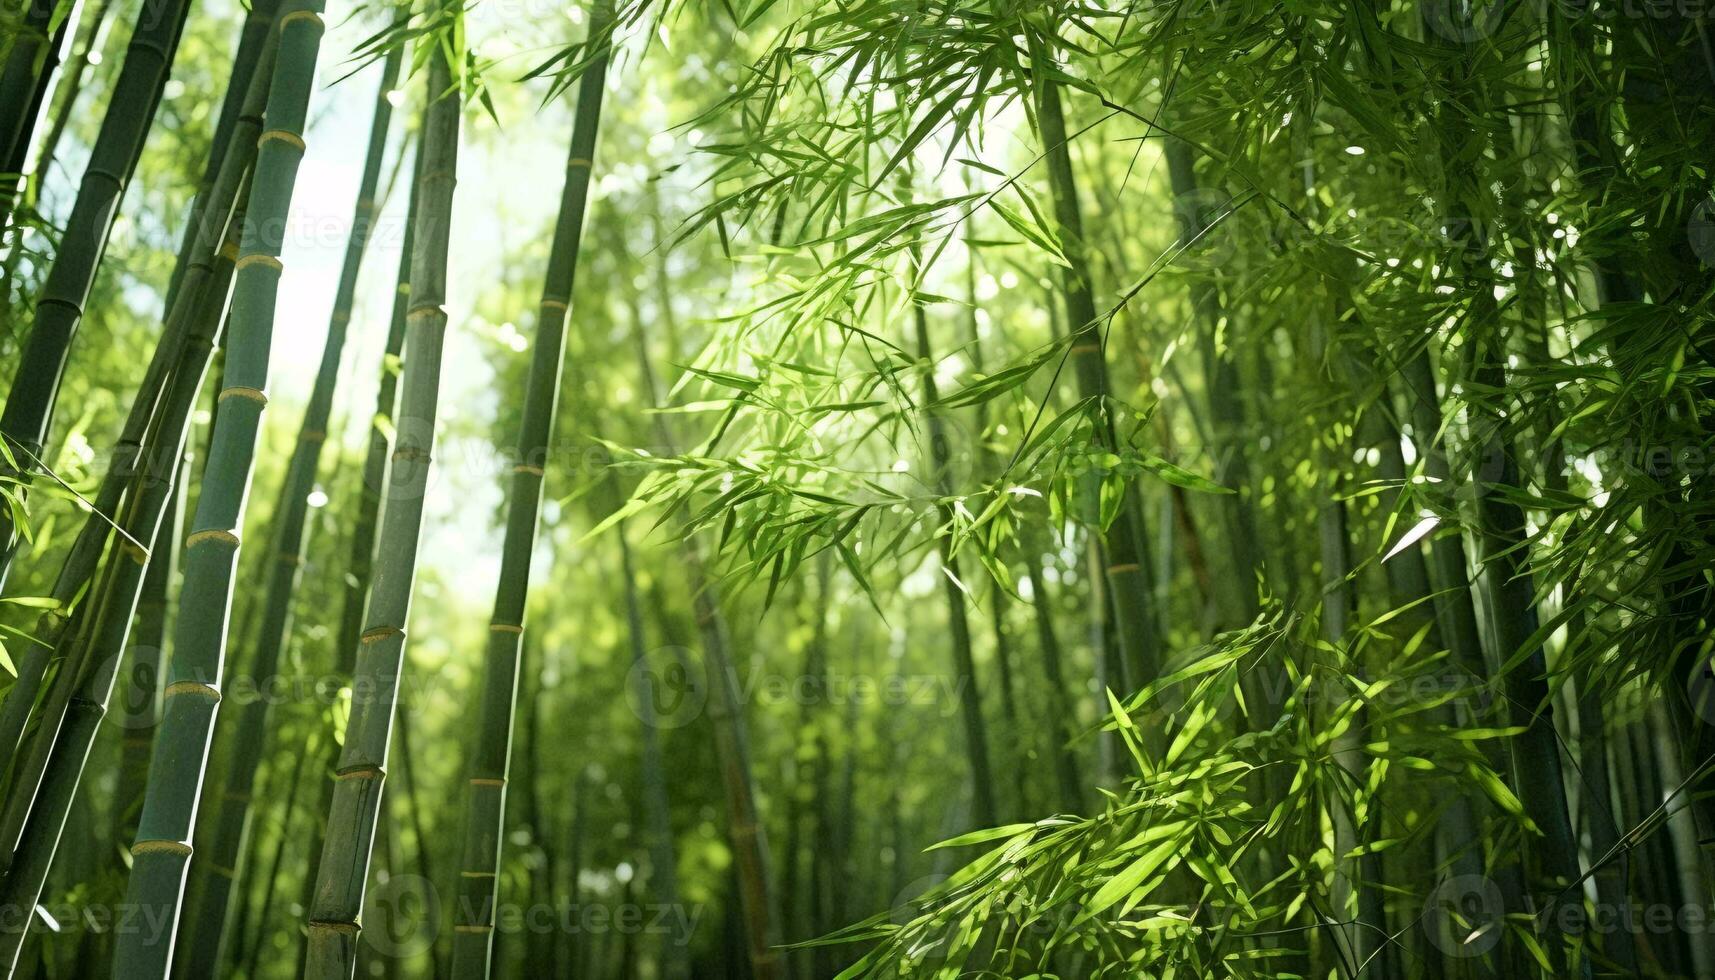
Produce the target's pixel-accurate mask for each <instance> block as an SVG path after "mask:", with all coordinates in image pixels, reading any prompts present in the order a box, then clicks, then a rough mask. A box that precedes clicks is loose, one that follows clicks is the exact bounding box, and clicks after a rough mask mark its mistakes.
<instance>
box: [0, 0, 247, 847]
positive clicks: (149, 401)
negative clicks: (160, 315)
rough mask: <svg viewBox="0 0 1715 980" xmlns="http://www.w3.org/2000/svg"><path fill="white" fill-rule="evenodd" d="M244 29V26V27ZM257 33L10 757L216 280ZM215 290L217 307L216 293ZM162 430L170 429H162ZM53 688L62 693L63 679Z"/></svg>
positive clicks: (28, 675) (2, 841) (4, 720)
mask: <svg viewBox="0 0 1715 980" xmlns="http://www.w3.org/2000/svg"><path fill="white" fill-rule="evenodd" d="M272 4H273V0H259V2H258V4H257V8H256V11H255V12H253V13H252V14H251V20H255V19H257V18H258V17H261V18H262V21H261V23H262V24H263V26H264V27H267V26H268V25H269V24H271V23H272V14H271V12H270V11H271V9H272ZM246 29H247V30H248V29H249V22H248V21H247V22H246ZM262 36H263V39H264V42H265V43H263V44H262V46H261V49H260V50H259V51H258V52H257V55H256V57H255V58H254V59H251V60H250V62H249V63H248V65H246V63H244V62H242V61H235V63H234V67H233V83H232V89H233V90H234V91H236V92H237V93H238V102H239V103H240V107H239V109H238V110H237V111H236V112H235V114H234V126H233V129H232V136H231V140H230V142H232V143H233V145H234V146H235V147H236V148H237V151H236V152H235V153H231V154H227V153H224V152H223V151H222V150H221V149H220V147H219V146H216V147H215V148H214V149H212V150H211V151H210V163H211V165H212V163H213V161H214V160H215V159H216V158H218V159H219V160H220V166H219V171H218V174H217V176H216V178H215V179H214V180H213V181H212V182H210V183H209V185H208V187H207V188H206V191H207V193H200V194H199V200H201V201H204V202H205V203H203V204H202V205H200V206H199V207H198V209H197V219H196V220H195V221H194V222H193V226H192V227H191V228H190V229H188V230H187V236H188V240H189V241H190V242H191V247H190V248H187V249H184V250H182V251H181V259H182V261H181V263H180V265H179V266H178V267H176V268H177V269H178V270H180V271H177V272H175V276H176V277H177V278H179V279H180V280H181V283H182V285H183V287H184V288H182V289H180V290H178V291H176V292H175V293H174V296H173V299H172V301H171V302H170V303H169V304H168V307H167V313H166V316H165V325H164V328H163V330H162V333H161V340H160V342H159V343H157V344H156V346H155V351H154V354H153V356H152V357H151V358H150V361H149V365H148V368H147V369H146V370H145V372H144V377H143V381H142V383H141V385H140V386H139V387H138V393H137V395H136V396H135V397H134V398H133V399H132V403H131V408H130V410H129V412H128V413H127V415H126V418H125V425H124V428H123V430H122V431H121V433H120V435H119V438H118V440H117V441H116V442H115V444H114V447H113V451H112V460H113V461H112V463H111V465H110V466H109V467H108V470H107V473H106V474H105V475H104V476H103V477H102V481H101V486H100V489H99V490H98V491H97V493H96V496H95V500H94V504H95V506H94V508H93V510H94V513H92V514H91V515H90V516H89V517H88V518H86V519H85V521H84V523H83V526H82V527H81V528H80V529H79V531H78V534H77V536H76V538H75V539H74V541H73V543H72V546H71V549H70V551H69V552H68V553H67V555H66V558H65V561H64V563H63V564H62V565H61V567H60V571H59V575H58V576H57V577H56V579H55V582H54V587H53V591H52V596H53V598H54V599H55V601H56V603H57V607H56V608H55V609H53V610H50V611H49V612H48V613H46V614H44V615H43V616H42V618H41V621H40V623H39V625H38V626H37V630H36V634H37V636H38V637H41V638H42V639H43V642H40V643H35V644H31V645H30V646H29V647H28V648H26V650H25V652H24V657H23V661H22V662H21V663H20V664H19V665H18V679H17V681H16V683H14V684H13V686H12V688H11V690H10V691H8V692H7V697H6V702H5V704H4V706H3V707H0V752H7V753H15V752H17V751H18V749H19V746H20V740H21V738H22V734H23V731H24V724H25V721H26V720H27V719H28V717H29V715H30V711H31V709H32V707H33V706H34V704H35V701H36V698H37V694H38V692H39V690H40V686H41V682H42V680H43V678H44V676H45V674H46V672H47V669H48V665H49V662H50V660H51V659H52V655H53V654H54V653H55V651H56V650H57V649H58V647H59V640H60V637H61V635H62V633H64V631H65V627H66V625H67V615H66V613H65V612H64V610H66V609H68V608H70V606H71V605H72V602H73V600H74V599H75V598H76V596H77V595H78V593H79V592H81V591H82V589H83V588H84V585H85V583H86V582H87V581H88V580H89V579H90V577H91V576H92V575H93V574H94V573H95V570H96V566H97V564H98V562H99V561H100V558H101V553H102V549H103V548H104V547H105V546H106V542H107V537H108V534H109V526H108V523H107V519H106V518H105V516H104V515H107V514H113V513H117V512H118V510H119V507H120V503H121V500H122V498H123V496H124V493H125V489H126V487H127V485H128V484H129V482H130V480H131V479H132V477H133V475H134V473H135V467H136V462H137V460H138V458H139V456H140V454H141V453H142V452H143V447H144V444H145V442H146V438H145V437H146V435H147V433H148V432H149V431H150V425H151V423H152V422H153V421H154V420H155V417H156V409H157V406H158V404H159V403H160V401H161V400H162V399H163V398H164V397H165V392H166V391H167V389H168V387H169V379H170V376H171V374H172V372H173V370H174V365H175V364H177V363H178V360H179V357H180V353H181V350H182V349H183V347H184V346H185V343H186V338H187V337H188V336H190V334H191V333H192V331H193V325H194V324H195V323H196V322H198V318H199V317H200V315H201V309H202V307H201V304H202V302H203V300H204V293H205V292H206V291H207V289H208V284H209V283H210V281H211V280H212V279H213V278H215V277H216V274H217V270H219V269H222V268H224V265H223V263H222V262H221V260H220V258H219V254H218V253H219V251H220V248H221V242H222V241H223V240H224V237H225V235H226V232H227V228H228V224H229V219H230V218H231V216H232V214H233V210H234V206H235V203H236V202H238V201H240V200H242V199H243V196H242V194H241V192H240V187H241V185H242V184H243V182H244V180H245V179H246V174H247V172H248V171H249V164H250V161H251V160H252V159H254V156H255V148H256V135H257V134H258V133H259V132H260V131H261V113H262V107H263V103H264V101H265V99H266V97H267V92H268V81H269V77H270V76H271V74H272V70H271V65H272V62H273V58H274V53H275V47H276V45H275V44H274V43H273V42H274V38H275V34H274V33H273V32H272V31H267V30H265V31H263V35H262ZM241 53H242V52H241ZM258 65H260V66H262V70H258ZM246 72H248V73H247V74H246ZM226 264H230V263H226ZM218 292H219V294H220V297H221V299H222V301H224V299H225V295H226V293H225V290H224V288H221V289H219V290H218ZM166 431H172V426H171V424H170V423H169V424H168V425H167V428H166ZM139 543H140V542H139ZM56 684H60V682H56ZM61 686H62V687H69V680H68V681H66V682H64V683H63V684H61ZM56 718H57V715H52V714H50V715H49V716H48V717H47V718H46V719H44V721H42V722H38V724H37V728H38V731H42V730H46V731H49V732H52V731H53V730H55V729H56V728H57V725H58V722H57V720H55V719H56ZM42 751H44V752H45V750H42ZM43 758H45V755H44V756H43ZM35 765H36V764H35V763H31V766H32V768H30V769H27V770H26V772H29V773H39V771H40V770H39V768H34V766H35ZM34 778H36V777H35V776H34V775H31V776H28V777H27V778H26V780H25V782H24V783H20V782H19V781H18V778H17V777H14V782H13V784H12V788H11V790H10V791H9V793H8V801H7V804H6V814H7V815H6V816H0V862H4V861H7V860H9V855H8V853H7V848H6V847H5V845H6V844H10V843H12V842H14V841H15V840H16V839H17V838H16V833H17V831H18V828H19V827H21V825H22V813H21V812H18V813H14V811H15V810H20V808H21V807H22V806H23V803H24V802H27V800H28V796H27V795H25V794H24V793H23V791H22V790H21V789H20V788H19V787H20V786H21V785H28V784H29V783H30V782H33V780H34ZM14 817H16V819H14Z"/></svg>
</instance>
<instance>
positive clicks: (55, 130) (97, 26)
mask: <svg viewBox="0 0 1715 980" xmlns="http://www.w3.org/2000/svg"><path fill="white" fill-rule="evenodd" d="M112 9H113V0H95V7H94V9H92V10H91V11H90V13H89V15H88V16H87V17H84V18H82V23H81V24H79V33H80V34H81V35H82V43H80V44H79V45H78V46H77V50H76V52H75V53H74V54H73V55H72V58H71V61H70V63H69V64H67V66H66V71H65V77H64V78H63V80H62V84H61V85H60V88H59V91H57V92H55V93H54V102H55V106H54V109H53V122H52V123H51V124H50V125H49V126H48V132H47V135H46V136H43V137H42V142H41V145H40V146H39V147H37V149H36V156H35V159H34V160H32V161H30V162H29V163H28V164H27V165H26V168H25V169H26V170H27V171H28V172H29V174H30V176H31V177H32V178H34V180H33V182H32V186H31V189H30V197H32V198H36V197H39V196H40V195H41V187H42V182H43V181H45V180H47V178H48V170H49V169H50V168H52V167H53V164H54V154H56V153H58V152H59V145H60V140H61V139H62V138H64V136H65V131H66V127H67V126H69V125H71V119H72V113H73V112H74V111H76V109H77V97H78V96H79V95H81V94H82V93H83V83H84V82H85V81H87V80H88V78H89V69H90V67H91V62H90V57H91V55H94V54H96V53H97V52H99V51H100V50H101V48H100V45H101V42H102V40H103V39H105V38H106V37H107V26H108V21H107V15H108V12H109V11H111V10H112Z"/></svg>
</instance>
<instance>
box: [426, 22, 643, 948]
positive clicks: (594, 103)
mask: <svg viewBox="0 0 1715 980" xmlns="http://www.w3.org/2000/svg"><path fill="white" fill-rule="evenodd" d="M612 29H613V27H612V12H611V8H610V7H609V6H608V5H607V3H605V2H603V3H598V4H597V5H596V8H595V10H594V12H593V14H592V15H591V21H590V32H589V37H588V40H587V41H586V44H585V48H586V50H588V51H589V52H591V55H590V58H591V60H590V62H589V64H587V65H586V66H585V67H584V71H583V74H582V75H581V76H580V77H579V79H578V104H577V112H576V115H575V117H574V118H573V121H572V139H571V144H570V147H569V149H568V152H567V160H566V178H565V184H564V185H563V187H562V188H561V191H560V213H559V219H558V221H557V222H556V223H555V226H554V241H553V245H552V246H551V247H550V248H549V251H548V268H547V271H546V274H545V275H544V277H543V283H542V301H541V304H540V306H539V307H538V310H539V312H538V314H537V321H536V322H537V329H536V341H535V350H534V352H533V353H532V355H531V359H530V374H529V379H528V380H527V381H526V383H525V389H524V415H523V421H522V424H521V426H520V428H519V432H518V455H517V458H516V460H515V462H514V464H513V467H512V488H511V493H510V494H509V500H508V503H507V514H506V532H505V539H504V542H503V544H502V546H501V553H500V582H499V584H498V586H497V587H496V590H495V596H494V614H493V616H492V618H491V619H490V622H489V627H488V651H487V655H486V656H485V657H484V660H483V671H482V695H481V697H482V700H481V707H480V708H479V709H478V711H479V714H478V720H477V742H476V747H475V751H474V752H473V753H472V756H471V762H470V780H469V789H468V790H467V792H468V793H469V796H468V797H467V808H466V811H465V838H464V858H463V861H462V863H461V865H460V869H459V880H458V888H457V895H458V903H457V906H456V907H455V909H454V916H453V973H452V975H453V977H454V978H465V977H486V976H488V975H489V972H490V970H491V969H492V958H493V937H494V911H495V908H494V907H495V903H496V901H498V890H499V872H500V847H501V839H502V837H503V835H504V831H505V823H506V821H505V817H506V777H507V773H508V771H509V769H510V766H511V757H512V727H513V715H514V714H515V712H516V710H517V709H516V702H517V697H518V670H519V651H520V648H521V645H522V643H523V639H524V607H525V604H526V601H527V600H528V598H529V592H530V555H531V552H532V551H533V550H534V549H535V543H536V525H537V522H538V520H539V517H540V513H541V510H542V481H543V476H544V466H545V465H546V463H547V461H548V459H547V458H548V448H549V445H548V444H549V440H550V439H551V438H552V435H553V428H554V413H555V411H556V409H557V407H558V406H559V400H560V375H561V368H562V366H563V362H564V360H565V358H564V352H565V348H566V311H567V306H568V304H570V303H571V300H572V290H573V288H574V284H575V282H576V279H577V267H578V253H579V248H580V245H581V244H582V239H583V227H584V212H585V210H586V209H587V206H588V203H589V190H590V171H591V169H592V167H593V164H592V161H593V159H594V156H595V147H596V131H597V128H598V127H599V125H600V122H601V104H602V90H603V87H604V85H605V83H606V80H607V62H608V48H609V43H610V37H611V33H612Z"/></svg>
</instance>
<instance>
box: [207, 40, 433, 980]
mask: <svg viewBox="0 0 1715 980" xmlns="http://www.w3.org/2000/svg"><path fill="white" fill-rule="evenodd" d="M403 57H404V49H403V48H395V49H393V50H392V51H391V52H389V53H388V55H387V58H386V59H385V61H384V63H383V65H382V70H381V79H380V89H379V92H378V93H377V95H376V99H375V108H374V111H373V114H372V116H371V120H370V129H369V150H368V153H367V154H366V156H365V159H364V164H363V172H362V176H361V177H360V179H359V181H358V190H357V204H356V207H355V210H354V213H353V215H352V221H351V235H350V237H349V238H348V239H347V242H346V250H345V262H344V265H343V266H342V268H341V269H340V277H339V284H338V286H337V288H336V289H335V292H334V305H333V314H332V316H331V318H330V321H329V323H328V333H327V340H326V341H325V343H324V344H323V347H322V360H321V366H320V369H319V370H318V371H317V373H316V379H315V383H314V384H313V385H312V387H311V390H310V398H309V402H308V404H307V405H306V406H305V408H304V415H303V420H302V422H301V424H300V425H299V428H298V438H297V443H296V445H295V446H294V448H293V451H292V457H291V461H290V462H289V463H288V464H287V468H286V477H285V480H284V482H283V483H282V484H281V487H280V493H279V498H278V500H277V502H276V504H275V507H274V510H273V514H274V521H275V533H274V536H273V545H274V548H275V553H274V554H273V555H272V556H270V559H271V560H270V561H269V562H268V563H267V567H268V572H267V579H266V584H265V585H264V587H263V600H262V613H261V615H262V625H261V632H260V634H259V637H258V642H257V646H256V650H255V653H254V656H253V659H252V661H251V663H250V664H249V665H247V669H248V671H249V673H250V676H251V677H252V678H253V679H254V680H256V681H257V682H258V683H261V684H266V683H267V682H268V681H269V680H270V679H271V678H272V677H273V676H274V675H275V674H276V673H277V672H278V670H279V661H280V654H281V651H282V650H283V649H284V648H285V645H286V637H287V635H288V634H289V632H290V630H291V628H292V597H293V594H294V593H295V592H296V591H297V585H298V576H299V570H300V569H301V568H302V566H303V561H304V546H305V537H306V534H305V530H306V524H307V520H308V516H309V497H310V492H311V491H312V490H313V489H314V488H315V482H316V470H317V468H318V465H319V462H320V459H321V449H322V444H323V443H324V442H325V441H326V439H327V431H328V426H329V417H330V416H331V414H332V412H333V400H334V393H335V389H336V387H337V386H338V384H339V368H340V360H341V357H342V356H343V354H344V351H345V341H346V335H347V333H348V325H349V323H350V321H351V309H352V302H353V299H354V297H355V295H356V292H357V277H358V273H359V272H360V271H361V269H362V266H363V254H364V251H365V250H366V249H367V247H368V244H369V236H370V231H371V228H372V226H373V224H374V222H375V213H376V202H375V195H376V190H377V185H378V184H379V183H380V180H381V165H382V161H383V158H384V156H385V154H386V150H387V131H388V128H389V123H390V122H391V120H392V116H393V104H392V103H391V102H389V101H388V99H387V96H388V94H389V93H390V92H391V91H392V89H393V86H394V83H395V81H396V79H397V78H398V74H399V66H400V63H401V61H402V60H403ZM232 740H233V746H234V754H233V757H232V759H231V760H230V762H229V764H228V765H227V766H226V781H225V786H224V788H223V790H222V792H221V796H220V799H219V800H218V801H217V802H216V803H215V805H214V807H213V810H214V813H213V816H214V827H213V830H214V833H213V835H212V838H211V840H210V847H209V850H208V853H207V855H206V857H205V860H204V861H202V862H199V865H200V866H201V868H202V870H203V874H202V875H201V877H202V879H203V889H204V891H203V892H202V894H201V896H200V898H199V901H198V902H197V903H196V905H195V906H194V908H193V912H194V913H195V915H194V917H193V919H192V921H191V924H190V925H189V926H188V927H187V928H188V929H189V930H190V931H189V933H188V935H189V936H190V937H191V943H192V948H194V949H199V950H213V951H219V952H217V954H216V959H215V962H216V963H224V962H226V961H227V957H226V955H225V949H226V942H227V938H228V934H229V932H230V929H231V916H230V915H229V914H228V910H227V896H228V894H229V892H230V891H231V888H232V886H233V883H234V881H238V880H242V878H243V874H244V861H243V858H244V855H245V853H246V850H247V849H246V847H245V838H246V836H247V834H246V829H247V825H248V823H249V814H250V799H251V790H252V788H253V785H254V782H255V778H256V771H257V769H258V768H259V767H260V765H261V762H262V757H263V753H264V750H265V748H266V747H267V744H268V700H267V699H265V698H264V699H258V700H256V701H254V702H252V703H250V704H247V705H245V706H243V707H242V708H240V709H239V712H238V725H237V729H236V731H235V732H234V733H233V735H232Z"/></svg>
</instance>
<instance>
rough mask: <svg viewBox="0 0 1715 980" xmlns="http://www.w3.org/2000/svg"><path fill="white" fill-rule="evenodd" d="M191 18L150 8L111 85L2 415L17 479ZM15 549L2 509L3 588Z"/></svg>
mask: <svg viewBox="0 0 1715 980" xmlns="http://www.w3.org/2000/svg"><path fill="white" fill-rule="evenodd" d="M189 10H190V2H189V0H147V2H145V3H144V5H143V9H142V12H141V13H140V14H139V19H138V28H137V31H136V33H135V34H133V35H132V37H131V44H130V46H129V47H127V48H126V51H125V66H124V67H123V68H122V69H120V72H119V77H118V79H116V80H115V82H114V87H113V100H112V101H111V102H110V103H109V104H108V107H107V114H106V115H105V116H104V117H103V119H102V122H101V132H100V135H98V136H97V137H96V140H95V146H94V147H93V148H92V149H91V151H90V157H89V166H88V167H86V168H85V169H84V172H83V181H82V183H81V184H80V185H79V187H78V193H77V200H76V202H75V203H74V204H73V205H72V211H71V216H70V217H68V218H67V219H66V227H65V232H64V234H63V235H62V236H61V238H60V245H59V250H58V252H56V253H55V255H54V260H53V265H52V266H51V267H50V269H49V270H48V278H47V281H46V282H45V283H44V284H43V286H42V292H41V294H40V295H39V296H38V297H37V298H36V306H35V322H34V324H33V325H32V327H31V329H30V336H29V339H28V340H27V341H26V342H25V344H24V349H23V351H22V353H21V355H20V357H19V361H18V367H17V370H16V372H15V373H14V374H13V379H12V386H11V388H10V389H9V392H10V394H9V395H8V397H7V399H6V407H5V409H4V411H0V439H4V440H5V442H6V444H7V445H9V446H11V447H12V448H13V449H15V450H17V451H18V453H17V454H18V455H20V456H22V457H23V458H22V459H20V460H19V463H20V465H21V467H22V471H21V472H20V473H19V474H18V475H20V476H27V475H28V474H29V473H30V472H31V471H33V469H34V468H35V466H36V465H38V464H37V463H36V462H34V461H35V460H39V459H40V457H41V455H42V452H43V448H42V447H43V446H44V445H45V444H46V442H47V435H48V424H49V421H50V420H51V418H52V416H53V409H54V402H55V401H56V399H57V398H58V397H59V387H60V380H61V379H62V378H63V377H64V375H65V366H66V360H67V358H68V356H69V355H70V353H71V344H72V340H73V338H74V337H75V336H76V333H77V328H78V324H79V322H80V321H81V320H82V319H83V305H84V303H85V302H87V301H88V299H89V290H90V287H91V285H92V284H93V283H94V281H95V272H96V269H97V267H98V266H99V265H100V264H101V255H102V252H103V250H104V249H105V248H106V246H107V233H108V231H109V230H110V229H111V228H112V227H113V219H114V218H115V217H116V216H117V215H118V213H119V207H118V205H119V201H120V198H121V197H122V196H123V195H124V192H125V187H126V185H127V184H129V183H130V181H131V175H132V174H133V172H135V171H136V169H137V160H138V158H139V157H141V156H142V153H143V137H144V136H145V135H146V134H147V133H148V131H149V126H150V123H151V122H152V121H153V120H154V117H155V106H156V105H157V104H158V103H159V101H160V97H161V87H162V86H163V85H165V84H166V81H167V73H168V70H169V69H170V67H171V66H172V63H173V55H174V53H175V52H176V51H177V49H178V42H179V32H180V29H181V28H182V27H183V26H184V21H185V15H186V14H187V13H188V12H189ZM18 540H19V535H18V529H17V528H15V527H14V526H13V524H12V510H11V508H0V584H4V582H5V579H6V573H7V571H8V570H9V569H10V568H11V564H12V556H13V554H14V553H15V551H16V549H17V545H18Z"/></svg>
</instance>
